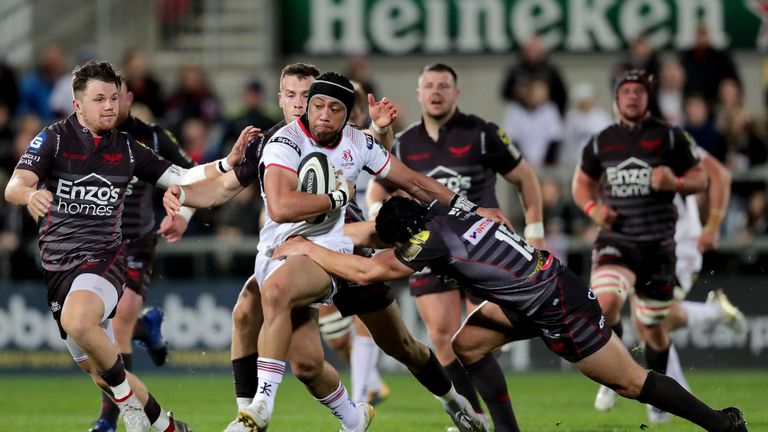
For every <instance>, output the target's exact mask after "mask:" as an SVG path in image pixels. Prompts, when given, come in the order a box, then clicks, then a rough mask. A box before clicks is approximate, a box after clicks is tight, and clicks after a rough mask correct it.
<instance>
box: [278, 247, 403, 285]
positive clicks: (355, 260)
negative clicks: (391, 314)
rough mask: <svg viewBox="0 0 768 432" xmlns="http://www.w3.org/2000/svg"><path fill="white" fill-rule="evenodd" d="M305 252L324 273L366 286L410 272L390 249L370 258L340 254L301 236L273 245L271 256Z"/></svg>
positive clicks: (279, 256) (285, 255) (401, 276)
mask: <svg viewBox="0 0 768 432" xmlns="http://www.w3.org/2000/svg"><path fill="white" fill-rule="evenodd" d="M297 255H306V256H308V257H309V258H311V259H312V261H315V262H316V263H317V264H318V265H319V266H320V267H322V268H323V269H324V270H325V271H326V272H328V273H331V274H335V275H337V276H339V277H340V278H342V279H345V280H348V281H351V282H355V283H357V284H359V285H370V284H372V283H375V282H385V281H389V280H394V279H400V278H404V277H408V276H410V275H412V274H413V273H414V271H413V270H412V269H410V268H409V267H406V266H405V265H403V264H402V263H401V262H400V261H398V259H397V258H396V257H395V251H394V249H387V250H385V251H383V252H380V253H378V254H376V255H374V256H373V257H372V258H363V257H361V256H357V255H352V254H340V253H337V252H334V251H332V250H330V249H326V248H324V247H322V246H319V245H317V244H315V243H312V242H310V241H308V240H305V239H304V238H302V237H293V238H291V239H289V240H287V241H285V242H284V243H283V244H281V245H280V246H278V247H277V249H275V251H274V252H273V253H272V258H273V259H278V258H281V257H288V256H297Z"/></svg>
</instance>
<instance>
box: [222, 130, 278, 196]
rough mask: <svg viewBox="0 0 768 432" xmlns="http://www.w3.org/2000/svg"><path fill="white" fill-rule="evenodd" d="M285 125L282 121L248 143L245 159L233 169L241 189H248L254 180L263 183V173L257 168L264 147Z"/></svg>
mask: <svg viewBox="0 0 768 432" xmlns="http://www.w3.org/2000/svg"><path fill="white" fill-rule="evenodd" d="M285 125H286V123H285V120H282V121H280V122H279V123H278V124H276V125H274V126H272V128H271V129H270V130H268V131H266V132H265V133H263V134H262V135H261V136H260V137H258V138H256V139H255V140H252V141H250V142H249V143H248V146H247V147H246V148H245V158H244V159H243V161H242V162H241V163H240V164H239V165H237V166H236V167H235V169H234V171H235V176H236V177H237V181H239V182H240V185H241V186H242V187H248V186H249V185H250V184H251V183H253V182H254V181H256V180H258V181H259V184H261V183H263V180H264V178H263V176H264V173H263V172H261V171H260V170H259V166H260V165H261V155H262V154H264V146H265V145H266V144H267V143H268V142H269V140H270V139H271V138H272V135H274V134H275V133H277V131H279V130H280V129H282V128H283V126H285Z"/></svg>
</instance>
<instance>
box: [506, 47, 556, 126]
mask: <svg viewBox="0 0 768 432" xmlns="http://www.w3.org/2000/svg"><path fill="white" fill-rule="evenodd" d="M533 79H541V80H544V81H545V82H546V83H547V85H548V87H549V100H550V101H552V102H553V103H554V104H555V106H556V107H557V110H558V112H559V113H560V115H563V114H564V113H565V107H566V102H567V95H566V93H565V84H563V79H562V77H561V76H560V71H559V70H558V69H557V67H555V66H554V65H552V64H551V63H549V60H548V59H547V57H546V52H545V51H544V46H543V45H542V43H541V39H539V38H538V37H537V36H532V37H531V38H530V39H528V40H527V41H525V43H523V46H522V47H521V57H520V62H519V63H518V64H517V65H516V66H514V67H513V68H512V69H510V70H509V72H507V77H506V78H505V80H504V87H503V88H502V93H501V94H502V97H503V98H504V100H505V101H507V102H508V103H510V102H522V96H521V92H522V85H523V84H524V83H526V82H529V81H531V80H533Z"/></svg>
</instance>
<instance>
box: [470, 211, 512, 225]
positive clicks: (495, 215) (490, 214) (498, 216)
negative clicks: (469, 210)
mask: <svg viewBox="0 0 768 432" xmlns="http://www.w3.org/2000/svg"><path fill="white" fill-rule="evenodd" d="M475 214H477V215H478V216H482V217H484V218H488V219H490V220H492V221H494V222H497V223H500V224H503V225H506V226H507V228H509V229H511V230H514V229H515V228H514V227H513V226H512V222H510V221H509V218H508V217H507V215H505V214H504V212H503V211H502V210H501V209H498V208H485V207H479V208H478V209H477V210H475Z"/></svg>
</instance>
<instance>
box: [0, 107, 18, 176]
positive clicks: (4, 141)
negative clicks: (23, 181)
mask: <svg viewBox="0 0 768 432" xmlns="http://www.w3.org/2000/svg"><path fill="white" fill-rule="evenodd" d="M15 166H16V152H15V151H14V148H13V130H12V129H11V110H10V108H9V107H8V105H7V104H6V103H5V102H4V101H3V100H2V99H0V170H2V174H1V176H2V178H3V179H4V180H7V179H8V178H9V177H10V175H11V173H12V172H13V168H14V167H15Z"/></svg>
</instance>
